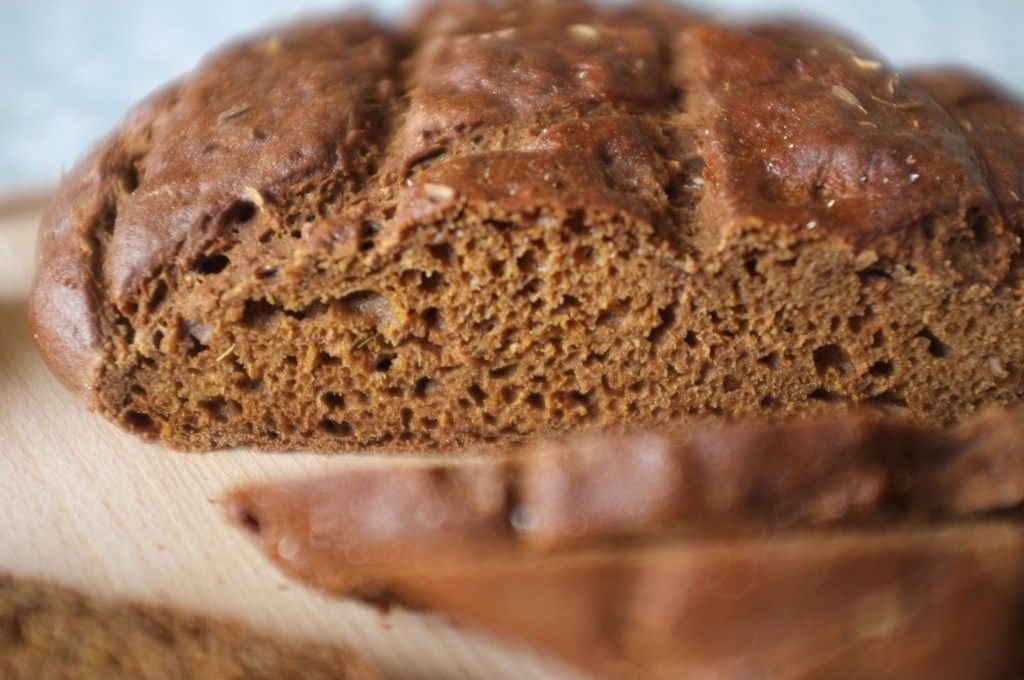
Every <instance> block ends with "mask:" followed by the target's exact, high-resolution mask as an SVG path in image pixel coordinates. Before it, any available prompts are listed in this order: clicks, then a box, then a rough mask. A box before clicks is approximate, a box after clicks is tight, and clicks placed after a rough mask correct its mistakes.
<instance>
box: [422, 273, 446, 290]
mask: <svg viewBox="0 0 1024 680" xmlns="http://www.w3.org/2000/svg"><path fill="white" fill-rule="evenodd" d="M442 286H444V274H442V273H441V272H432V273H430V274H424V275H423V278H422V279H421V280H420V290H422V291H423V292H424V293H433V292H434V291H437V290H440V289H441V287H442Z"/></svg>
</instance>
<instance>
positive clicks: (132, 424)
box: [124, 411, 156, 434]
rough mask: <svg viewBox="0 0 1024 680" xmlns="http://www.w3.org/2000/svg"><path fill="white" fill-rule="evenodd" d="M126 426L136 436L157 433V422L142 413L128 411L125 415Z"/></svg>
mask: <svg viewBox="0 0 1024 680" xmlns="http://www.w3.org/2000/svg"><path fill="white" fill-rule="evenodd" d="M124 424H125V426H126V427H127V428H128V429H129V430H130V431H132V432H135V433H136V434H153V433H154V432H156V422H154V421H153V418H152V417H150V416H149V415H147V414H145V413H142V412H140V411H128V412H127V413H125V414H124Z"/></svg>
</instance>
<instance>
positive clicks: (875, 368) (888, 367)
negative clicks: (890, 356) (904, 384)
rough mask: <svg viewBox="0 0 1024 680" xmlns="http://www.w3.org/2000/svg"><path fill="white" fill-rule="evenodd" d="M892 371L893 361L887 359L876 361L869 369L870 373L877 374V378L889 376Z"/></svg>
mask: <svg viewBox="0 0 1024 680" xmlns="http://www.w3.org/2000/svg"><path fill="white" fill-rule="evenodd" d="M892 372H893V368H892V362H890V361H885V360H882V361H876V362H875V363H874V364H872V365H871V368H869V369H868V373H870V374H871V375H873V376H875V377H876V378H888V377H889V376H890V375H892Z"/></svg>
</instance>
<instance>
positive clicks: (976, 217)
mask: <svg viewBox="0 0 1024 680" xmlns="http://www.w3.org/2000/svg"><path fill="white" fill-rule="evenodd" d="M966 219H967V224H968V225H970V228H971V231H972V232H974V242H975V243H977V244H978V245H985V244H986V243H990V242H992V241H993V240H994V239H995V237H996V228H995V224H994V223H993V222H992V218H991V217H989V216H988V215H986V214H985V213H983V212H981V210H980V209H978V208H973V209H971V210H970V211H968V213H967V218H966Z"/></svg>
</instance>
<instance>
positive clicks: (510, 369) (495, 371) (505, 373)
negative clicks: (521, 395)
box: [487, 364, 516, 380]
mask: <svg viewBox="0 0 1024 680" xmlns="http://www.w3.org/2000/svg"><path fill="white" fill-rule="evenodd" d="M515 371H516V367H515V364H509V365H508V366H502V367H500V368H492V369H491V370H490V371H488V373H487V375H488V376H490V377H491V378H494V379H496V380H501V379H502V378H507V377H509V376H510V375H512V374H513V373H515Z"/></svg>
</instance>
